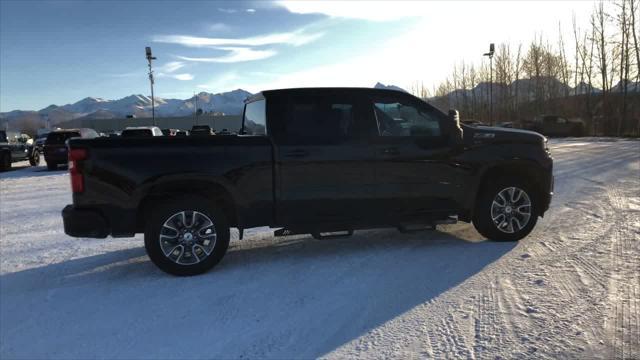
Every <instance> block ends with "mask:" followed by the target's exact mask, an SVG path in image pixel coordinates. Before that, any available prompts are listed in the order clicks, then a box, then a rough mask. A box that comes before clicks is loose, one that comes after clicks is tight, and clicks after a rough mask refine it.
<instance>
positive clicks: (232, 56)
mask: <svg viewBox="0 0 640 360" xmlns="http://www.w3.org/2000/svg"><path fill="white" fill-rule="evenodd" d="M216 49H218V50H225V51H228V52H229V54H227V55H224V56H217V57H207V58H203V57H188V56H177V57H178V59H180V60H184V61H192V62H208V63H232V62H242V61H254V60H262V59H266V58H270V57H272V56H274V55H276V54H277V52H276V51H275V50H269V49H267V50H253V49H250V48H242V47H217V48H216Z"/></svg>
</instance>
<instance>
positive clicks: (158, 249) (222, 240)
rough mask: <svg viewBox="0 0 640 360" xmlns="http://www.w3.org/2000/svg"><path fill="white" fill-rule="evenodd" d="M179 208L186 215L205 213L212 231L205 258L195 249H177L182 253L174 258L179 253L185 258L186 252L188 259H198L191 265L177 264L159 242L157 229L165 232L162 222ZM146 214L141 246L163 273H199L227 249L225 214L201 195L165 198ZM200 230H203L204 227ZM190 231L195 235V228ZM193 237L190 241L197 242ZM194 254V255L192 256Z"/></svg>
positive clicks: (179, 257)
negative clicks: (210, 223) (213, 231)
mask: <svg viewBox="0 0 640 360" xmlns="http://www.w3.org/2000/svg"><path fill="white" fill-rule="evenodd" d="M183 211H184V212H186V214H187V216H189V214H193V212H199V213H201V214H204V215H206V216H207V217H208V219H209V220H210V221H211V222H212V223H213V229H214V230H215V234H216V236H215V242H214V244H213V246H212V250H211V252H210V254H209V255H207V256H206V257H205V256H203V259H202V260H200V257H199V256H198V255H197V254H195V251H193V252H189V251H185V247H182V248H181V250H182V253H180V255H179V256H178V257H177V260H178V261H180V259H181V258H182V257H183V256H185V258H187V255H190V256H189V258H190V259H194V258H196V259H198V260H199V262H197V263H194V264H179V263H178V262H176V261H175V260H174V259H170V257H169V255H165V253H164V251H163V250H162V246H161V244H160V235H161V232H162V231H166V228H165V227H164V224H165V222H168V221H170V219H171V218H172V217H174V216H175V215H177V214H178V213H180V212H183ZM147 216H148V217H147V219H148V221H147V222H146V226H145V232H144V245H145V249H146V250H147V255H149V258H150V259H151V261H152V262H153V263H154V264H155V265H156V266H157V267H159V268H160V269H161V270H163V271H164V272H167V273H169V274H173V275H178V276H191V275H198V274H202V273H204V272H207V271H208V270H210V269H211V268H213V267H214V266H216V265H217V264H218V263H219V262H220V260H222V258H223V257H224V255H225V254H226V252H227V248H228V247H229V223H228V220H227V217H226V216H225V214H224V212H222V211H221V210H220V209H219V208H217V207H216V206H215V204H214V203H212V202H211V201H209V200H208V199H206V198H204V197H199V196H191V195H189V196H184V197H180V198H173V199H169V200H167V201H164V202H162V203H159V204H156V205H154V206H153V208H152V210H150V212H149V213H148V215H147ZM193 219H194V218H192V220H190V221H191V222H192V224H191V226H193V221H195V220H193ZM185 222H186V221H185ZM185 225H186V224H185ZM190 228H191V227H188V228H187V227H185V229H190ZM207 228H209V227H207ZM202 229H204V227H203V228H202ZM202 229H201V230H202ZM193 234H196V231H194V232H193ZM185 238H186V234H185ZM195 239H196V240H194V241H197V239H198V238H197V237H196V238H195ZM171 241H172V242H173V241H175V242H173V243H172V245H173V244H178V242H179V240H178V239H175V240H171ZM201 241H202V240H201ZM200 244H202V243H200ZM165 245H166V243H165ZM193 246H195V245H192V246H191V249H192V250H193V248H194V247H193ZM203 249H204V248H203ZM197 250H198V249H196V251H197ZM178 251H179V250H178ZM168 253H169V254H171V253H172V251H168ZM194 255H195V257H193V256H194ZM201 255H206V253H201Z"/></svg>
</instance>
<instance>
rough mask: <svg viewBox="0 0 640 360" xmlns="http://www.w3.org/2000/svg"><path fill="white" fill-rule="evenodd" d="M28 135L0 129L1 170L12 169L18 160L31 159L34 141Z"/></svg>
mask: <svg viewBox="0 0 640 360" xmlns="http://www.w3.org/2000/svg"><path fill="white" fill-rule="evenodd" d="M32 141H33V140H31V139H30V138H29V136H28V135H25V134H21V133H10V134H7V132H6V131H4V130H0V171H6V170H9V169H11V164H12V163H14V162H17V161H23V160H30V157H31V154H32V152H33V146H32V145H31V144H30V142H32Z"/></svg>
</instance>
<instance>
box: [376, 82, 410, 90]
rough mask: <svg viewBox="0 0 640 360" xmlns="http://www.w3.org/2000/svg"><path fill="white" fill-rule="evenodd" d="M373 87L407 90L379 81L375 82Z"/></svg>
mask: <svg viewBox="0 0 640 360" xmlns="http://www.w3.org/2000/svg"><path fill="white" fill-rule="evenodd" d="M373 88H374V89H389V90H399V91H404V92H408V91H407V90H405V89H403V88H401V87H399V86H395V85H385V84H383V83H381V82H377V83H376V84H375V85H374V86H373Z"/></svg>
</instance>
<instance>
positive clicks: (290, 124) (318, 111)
mask: <svg viewBox="0 0 640 360" xmlns="http://www.w3.org/2000/svg"><path fill="white" fill-rule="evenodd" d="M360 108H361V106H360V104H359V103H358V101H357V100H356V99H355V98H345V97H339V96H335V97H334V96H292V97H291V98H290V100H289V101H288V105H287V111H286V115H285V116H284V119H283V120H284V121H279V122H278V129H277V130H276V133H277V136H278V138H279V139H280V140H281V142H285V143H307V144H336V143H340V142H344V141H348V140H350V139H355V138H358V137H360V136H361V135H362V134H363V132H364V131H363V129H362V127H361V126H360V123H361V121H360V120H361V117H359V113H360V110H359V109H360Z"/></svg>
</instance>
